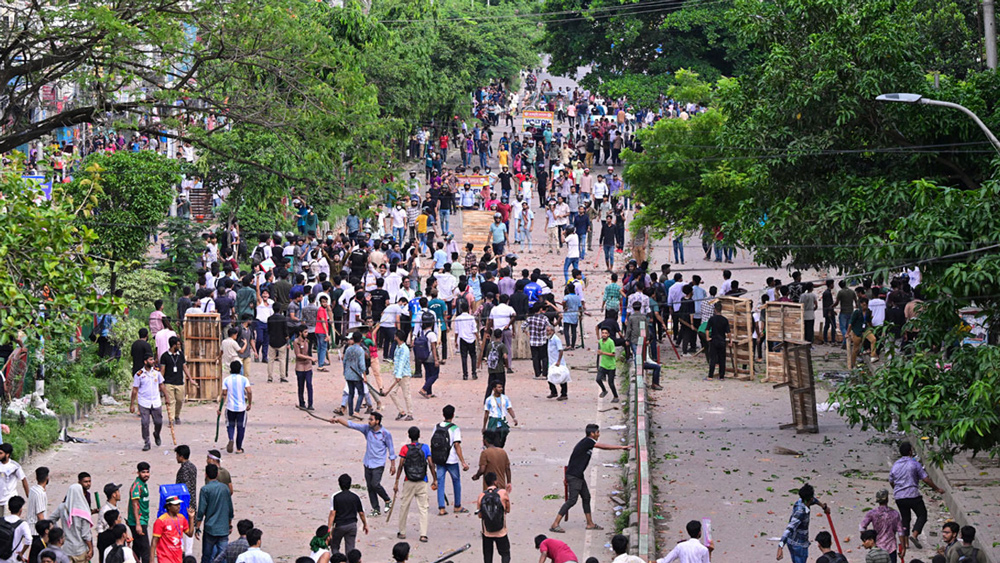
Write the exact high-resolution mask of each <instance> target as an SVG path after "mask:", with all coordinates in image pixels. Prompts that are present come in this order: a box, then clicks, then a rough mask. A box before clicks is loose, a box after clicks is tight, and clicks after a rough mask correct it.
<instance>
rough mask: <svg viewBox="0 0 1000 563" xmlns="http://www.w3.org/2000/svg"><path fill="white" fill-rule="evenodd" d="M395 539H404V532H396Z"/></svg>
mask: <svg viewBox="0 0 1000 563" xmlns="http://www.w3.org/2000/svg"><path fill="white" fill-rule="evenodd" d="M396 539H397V540H405V539H406V534H404V533H403V532H397V533H396Z"/></svg>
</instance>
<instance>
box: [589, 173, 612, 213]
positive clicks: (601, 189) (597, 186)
mask: <svg viewBox="0 0 1000 563" xmlns="http://www.w3.org/2000/svg"><path fill="white" fill-rule="evenodd" d="M591 189H592V191H593V196H594V205H595V206H600V205H601V202H602V201H603V200H604V198H606V197H608V184H607V183H606V182H605V181H604V176H598V177H597V181H596V182H594V185H593V186H592V188H591Z"/></svg>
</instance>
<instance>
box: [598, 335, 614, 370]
mask: <svg viewBox="0 0 1000 563" xmlns="http://www.w3.org/2000/svg"><path fill="white" fill-rule="evenodd" d="M597 344H598V349H599V350H600V351H601V352H607V353H609V354H612V355H611V356H605V355H603V354H602V355H601V362H600V366H601V367H602V368H604V369H615V357H614V353H615V341H614V340H612V339H610V338H609V339H607V340H601V341H599V342H598V343H597Z"/></svg>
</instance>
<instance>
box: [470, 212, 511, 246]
mask: <svg viewBox="0 0 1000 563" xmlns="http://www.w3.org/2000/svg"><path fill="white" fill-rule="evenodd" d="M493 213H494V212H493V211H470V210H467V209H463V210H462V211H461V212H460V214H461V216H462V241H463V242H471V243H472V244H474V245H475V246H476V254H477V255H478V254H479V253H480V251H481V250H482V249H483V246H485V245H487V244H490V243H491V242H492V239H491V237H490V225H492V224H493ZM507 240H508V241H512V240H514V235H513V234H512V233H510V232H508V233H507ZM508 246H509V245H508Z"/></svg>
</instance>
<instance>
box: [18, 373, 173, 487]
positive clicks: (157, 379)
mask: <svg viewBox="0 0 1000 563" xmlns="http://www.w3.org/2000/svg"><path fill="white" fill-rule="evenodd" d="M162 383H163V374H161V373H160V370H158V369H155V368H154V369H150V370H147V369H146V368H142V369H141V370H139V373H137V374H135V375H134V376H132V387H133V388H134V389H138V390H139V392H138V394H137V397H136V399H137V401H138V403H139V406H140V407H142V408H144V409H149V408H153V409H158V408H160V385H161V384H162ZM0 467H2V466H0ZM21 475H22V477H23V476H24V474H23V473H22V474H21ZM9 499H10V497H7V498H5V499H0V500H2V501H3V502H7V500H9Z"/></svg>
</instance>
